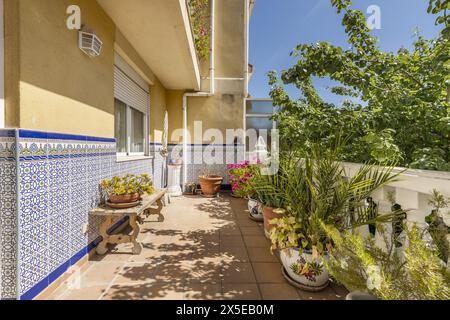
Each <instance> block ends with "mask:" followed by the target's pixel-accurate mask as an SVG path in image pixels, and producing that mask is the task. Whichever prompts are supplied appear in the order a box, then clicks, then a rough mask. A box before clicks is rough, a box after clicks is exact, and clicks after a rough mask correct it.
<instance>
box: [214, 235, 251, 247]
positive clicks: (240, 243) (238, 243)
mask: <svg viewBox="0 0 450 320" xmlns="http://www.w3.org/2000/svg"><path fill="white" fill-rule="evenodd" d="M220 247H221V248H229V247H245V244H244V239H243V238H242V237H241V236H240V235H235V236H222V237H221V238H220Z"/></svg>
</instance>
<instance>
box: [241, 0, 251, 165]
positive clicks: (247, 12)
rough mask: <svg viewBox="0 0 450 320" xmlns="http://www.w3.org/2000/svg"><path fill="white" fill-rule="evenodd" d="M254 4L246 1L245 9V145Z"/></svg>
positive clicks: (248, 0)
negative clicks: (250, 40)
mask: <svg viewBox="0 0 450 320" xmlns="http://www.w3.org/2000/svg"><path fill="white" fill-rule="evenodd" d="M253 2H254V0H245V9H244V47H245V49H244V51H245V53H244V99H243V106H242V110H243V114H244V118H243V123H242V128H243V129H244V130H243V135H242V141H243V143H244V144H245V143H246V142H245V141H246V136H247V134H246V130H247V128H246V106H247V98H248V91H249V89H248V87H249V86H248V82H249V72H248V64H249V43H248V41H249V36H250V5H251V4H252V3H253ZM244 158H247V156H246V155H244Z"/></svg>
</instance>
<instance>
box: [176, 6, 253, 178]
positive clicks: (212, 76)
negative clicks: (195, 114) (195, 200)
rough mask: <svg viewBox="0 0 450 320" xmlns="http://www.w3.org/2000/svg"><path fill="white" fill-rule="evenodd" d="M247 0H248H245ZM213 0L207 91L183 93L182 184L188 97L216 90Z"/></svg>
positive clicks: (185, 163) (212, 92)
mask: <svg viewBox="0 0 450 320" xmlns="http://www.w3.org/2000/svg"><path fill="white" fill-rule="evenodd" d="M246 1H248V0H246ZM215 9H216V3H215V0H211V41H210V42H211V43H210V44H211V53H210V67H209V80H210V86H209V92H191V93H185V94H184V95H183V185H184V184H186V183H187V162H188V154H187V137H188V97H205V98H207V97H212V96H214V94H215V92H216V83H215V79H216V70H215V67H216V64H215V43H216V34H215V30H216V26H215V21H216V20H215V11H216V10H215Z"/></svg>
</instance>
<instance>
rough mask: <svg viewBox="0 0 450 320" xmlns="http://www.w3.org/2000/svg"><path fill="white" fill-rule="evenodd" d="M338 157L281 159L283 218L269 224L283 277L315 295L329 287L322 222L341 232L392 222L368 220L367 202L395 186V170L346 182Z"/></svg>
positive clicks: (372, 171) (372, 169) (369, 171)
mask: <svg viewBox="0 0 450 320" xmlns="http://www.w3.org/2000/svg"><path fill="white" fill-rule="evenodd" d="M336 159H337V153H336V152H334V151H333V152H320V151H318V149H317V150H315V151H313V152H311V154H310V155H308V156H307V157H306V158H304V159H302V160H292V159H284V160H283V159H282V161H281V162H280V172H281V175H280V176H279V177H278V178H277V179H280V180H281V183H280V185H282V186H283V187H282V188H278V191H277V197H281V198H282V199H283V202H284V205H285V209H286V210H284V217H282V218H279V219H275V220H273V221H271V222H272V224H274V226H275V227H274V228H273V229H272V231H271V240H272V249H279V250H280V258H281V261H282V263H283V266H284V275H285V276H286V278H287V279H288V281H290V282H291V283H293V284H295V285H296V286H298V287H300V288H302V289H305V290H311V291H318V290H321V289H323V288H325V287H326V286H327V285H328V280H329V275H328V271H327V270H326V268H325V260H326V259H327V245H328V244H329V243H330V238H329V237H328V236H327V234H325V233H324V232H323V230H322V228H321V223H322V222H325V223H327V224H331V225H334V226H336V227H337V228H338V229H339V230H342V231H345V230H348V229H352V228H355V227H358V226H362V225H367V224H369V223H375V222H377V221H390V220H392V219H393V217H394V216H395V214H392V213H389V214H386V215H379V216H378V217H375V218H372V217H371V215H370V212H368V209H367V208H366V207H365V201H366V199H367V198H368V197H370V195H371V194H372V193H373V192H374V191H375V190H377V189H378V188H380V187H382V186H383V185H385V184H387V183H389V182H392V181H394V179H395V178H396V176H397V174H393V173H392V170H393V168H394V167H393V166H391V167H387V168H379V167H376V166H373V165H363V166H361V168H360V169H359V170H358V171H357V172H356V173H355V174H354V175H353V176H352V177H351V178H349V177H348V175H347V174H346V172H345V170H344V168H343V166H342V165H341V163H340V162H338V161H336Z"/></svg>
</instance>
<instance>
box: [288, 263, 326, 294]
mask: <svg viewBox="0 0 450 320" xmlns="http://www.w3.org/2000/svg"><path fill="white" fill-rule="evenodd" d="M281 273H282V274H283V277H284V278H285V279H286V280H287V282H289V284H290V285H291V286H293V287H295V288H297V289H300V290H303V291H308V292H319V291H322V290H325V289H326V288H327V287H328V286H329V284H330V281H327V283H325V284H324V285H323V286H321V287H312V286H308V285H304V284H301V283H298V282H297V281H295V280H294V279H292V278H291V277H290V276H289V274H288V273H287V271H286V269H285V268H284V267H283V266H281Z"/></svg>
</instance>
